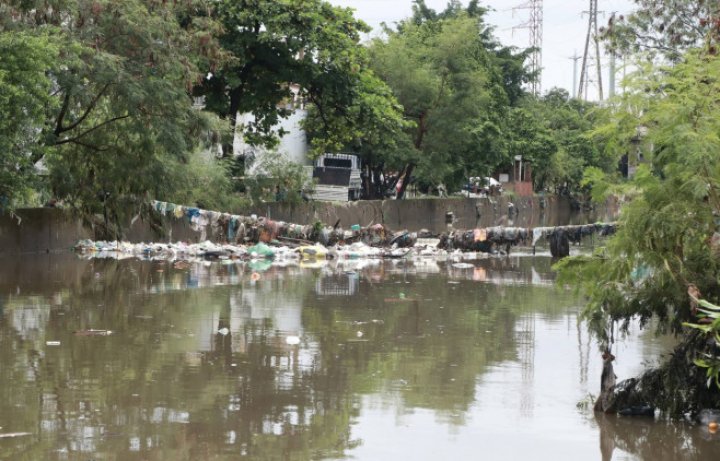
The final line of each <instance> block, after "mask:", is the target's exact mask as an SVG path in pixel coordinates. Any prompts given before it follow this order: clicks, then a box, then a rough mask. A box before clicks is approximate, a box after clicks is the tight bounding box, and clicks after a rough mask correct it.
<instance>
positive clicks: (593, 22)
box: [578, 0, 603, 101]
mask: <svg viewBox="0 0 720 461" xmlns="http://www.w3.org/2000/svg"><path fill="white" fill-rule="evenodd" d="M583 14H587V15H588V29H587V34H586V35H585V51H584V53H583V60H582V68H581V71H580V89H579V90H578V98H583V96H584V99H586V100H587V90H588V86H589V85H590V83H591V82H592V80H591V79H590V69H589V68H590V60H592V59H594V60H595V67H596V68H597V82H596V83H597V87H598V97H599V99H600V100H601V101H602V100H603V84H602V64H601V63H600V38H599V37H598V23H597V20H598V0H590V9H589V10H588V11H583ZM591 41H592V44H593V45H594V48H595V50H594V56H593V57H591V56H590V43H591Z"/></svg>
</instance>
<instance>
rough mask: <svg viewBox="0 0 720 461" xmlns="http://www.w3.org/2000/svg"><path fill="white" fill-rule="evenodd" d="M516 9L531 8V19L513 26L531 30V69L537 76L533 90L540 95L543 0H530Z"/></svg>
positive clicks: (536, 94) (533, 83)
mask: <svg viewBox="0 0 720 461" xmlns="http://www.w3.org/2000/svg"><path fill="white" fill-rule="evenodd" d="M515 10H530V20H529V21H527V22H524V23H522V24H520V25H519V26H516V27H513V30H515V29H529V30H530V48H532V49H533V53H532V54H531V55H530V71H531V72H532V73H533V74H534V75H535V76H536V77H535V79H534V80H533V82H532V86H531V90H532V93H533V94H534V95H535V96H540V93H541V92H542V46H543V43H542V42H543V0H528V1H527V2H526V3H523V4H522V5H520V6H516V7H515V8H513V13H514V12H515Z"/></svg>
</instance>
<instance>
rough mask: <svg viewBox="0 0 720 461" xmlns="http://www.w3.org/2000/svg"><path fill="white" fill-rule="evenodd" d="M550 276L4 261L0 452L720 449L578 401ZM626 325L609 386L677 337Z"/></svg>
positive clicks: (659, 453)
mask: <svg viewBox="0 0 720 461" xmlns="http://www.w3.org/2000/svg"><path fill="white" fill-rule="evenodd" d="M253 274H254V275H253ZM552 281H553V274H552V272H551V270H550V259H549V258H547V257H543V256H539V257H535V258H532V257H530V256H524V255H515V256H513V257H510V258H507V259H485V260H478V261H475V262H473V267H470V268H462V269H461V268H456V267H453V266H452V265H451V264H450V263H445V262H439V263H436V262H432V261H428V262H425V263H403V262H386V263H381V262H374V263H362V262H349V263H347V264H344V265H337V264H325V265H320V264H303V265H290V266H287V267H268V265H267V264H254V265H252V266H251V265H235V264H232V265H221V264H209V265H208V264H203V263H193V264H175V265H173V264H170V263H165V262H157V261H156V262H150V261H137V260H124V261H114V260H95V261H85V260H79V259H77V258H75V257H74V256H73V255H54V256H34V257H33V256H29V257H25V258H24V259H23V260H22V261H19V260H12V261H11V260H5V261H2V264H0V427H1V429H0V459H1V460H45V459H47V460H100V459H103V460H104V459H108V460H236V459H249V460H250V459H251V460H322V459H340V460H342V459H354V460H371V461H376V460H397V459H413V460H438V459H458V460H460V459H462V460H465V459H498V460H507V459H552V460H565V459H567V460H578V459H582V460H594V459H597V460H609V459H615V460H618V459H621V460H635V459H652V460H677V459H696V460H710V459H713V460H714V459H717V456H718V453H720V440H719V439H718V437H717V436H712V435H710V434H709V433H708V432H706V431H705V430H704V429H703V428H700V427H692V426H688V425H684V424H668V423H664V422H655V421H653V420H652V419H626V418H615V417H600V418H596V417H595V416H594V415H593V414H592V412H590V411H588V410H587V409H585V408H583V407H582V406H580V407H578V402H580V401H583V400H584V399H586V397H587V395H588V394H589V393H597V389H598V388H599V386H600V385H599V376H600V358H599V356H598V354H597V352H596V351H597V348H596V346H595V344H593V343H592V341H591V340H590V339H589V338H588V336H587V334H586V332H585V330H584V327H583V326H582V325H579V324H578V321H577V313H578V310H579V306H580V304H581V302H580V300H579V299H577V298H576V297H575V296H574V295H573V294H572V293H569V292H566V291H561V290H557V289H556V288H554V286H553V285H552ZM636 333H637V334H635V335H633V336H632V337H631V338H628V339H625V340H624V341H622V342H621V343H619V344H618V345H617V351H616V355H617V357H618V360H617V362H616V373H617V374H618V376H619V377H620V378H621V379H622V378H624V377H628V376H631V375H633V374H635V373H637V372H639V371H640V370H641V369H642V367H643V366H644V365H643V362H644V361H653V360H656V359H657V357H658V356H659V355H660V354H661V353H662V352H663V351H665V350H667V349H668V347H669V342H668V341H667V340H661V339H656V338H655V337H654V336H653V335H652V334H649V333H647V332H636ZM9 435H14V436H13V437H11V436H9Z"/></svg>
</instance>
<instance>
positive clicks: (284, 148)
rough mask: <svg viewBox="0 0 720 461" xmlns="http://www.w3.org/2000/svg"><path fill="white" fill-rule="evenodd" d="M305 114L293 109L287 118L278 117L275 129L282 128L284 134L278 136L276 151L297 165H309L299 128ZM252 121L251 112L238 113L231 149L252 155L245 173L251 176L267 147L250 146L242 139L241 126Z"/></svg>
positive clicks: (304, 111)
mask: <svg viewBox="0 0 720 461" xmlns="http://www.w3.org/2000/svg"><path fill="white" fill-rule="evenodd" d="M306 116H307V111H306V110H304V109H295V110H294V111H293V112H292V113H291V114H290V116H289V117H288V118H283V119H280V123H279V124H278V126H277V128H276V129H278V130H279V129H280V128H282V129H283V130H284V131H286V134H285V135H284V136H283V137H282V138H280V144H279V145H278V147H277V152H279V153H280V154H282V155H283V156H284V157H285V158H287V159H288V160H290V161H292V162H295V163H297V164H299V165H310V160H309V159H308V144H307V136H306V134H305V132H304V131H303V130H302V129H301V128H300V122H301V121H302V120H303V119H304V118H305V117H306ZM253 121H254V117H253V115H252V114H238V118H237V129H236V130H235V138H234V140H233V150H234V153H235V155H248V154H251V155H252V156H253V157H254V161H253V162H252V163H251V164H249V165H247V164H246V170H245V174H246V175H248V176H252V175H255V174H258V173H259V172H260V171H259V169H258V165H260V164H261V163H262V159H263V157H264V156H265V155H266V154H267V152H268V151H267V149H264V148H261V147H252V146H250V145H248V144H247V143H246V142H245V140H244V139H243V133H242V130H243V126H245V125H246V124H248V123H251V122H253Z"/></svg>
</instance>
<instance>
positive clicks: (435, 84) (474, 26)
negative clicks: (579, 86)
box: [370, 1, 530, 198]
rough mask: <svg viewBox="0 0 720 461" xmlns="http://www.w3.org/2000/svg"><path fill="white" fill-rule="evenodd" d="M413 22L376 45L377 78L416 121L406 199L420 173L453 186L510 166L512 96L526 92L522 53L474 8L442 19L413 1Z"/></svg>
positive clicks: (405, 173) (453, 7) (453, 6)
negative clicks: (501, 40) (498, 37)
mask: <svg viewBox="0 0 720 461" xmlns="http://www.w3.org/2000/svg"><path fill="white" fill-rule="evenodd" d="M413 8H414V16H413V17H412V18H410V19H407V20H405V21H403V22H401V23H400V24H399V25H398V26H397V29H395V30H391V29H388V28H386V35H387V38H386V39H376V40H374V41H373V42H372V44H371V47H370V53H371V57H372V65H373V69H374V70H375V72H376V73H377V74H378V75H379V76H380V77H381V78H382V79H383V80H384V81H385V82H387V83H388V85H390V87H391V88H392V89H393V92H394V93H395V95H396V96H397V98H398V100H399V101H400V103H401V104H402V105H403V107H404V109H405V117H406V118H407V119H408V120H410V121H412V122H414V125H413V127H412V128H411V129H409V130H408V136H409V137H410V139H411V142H412V145H413V147H414V150H415V152H414V155H412V156H408V160H407V163H406V165H405V166H404V167H403V169H402V171H401V173H400V176H401V177H402V178H404V179H405V180H404V181H403V184H402V187H401V188H400V190H399V193H398V197H399V198H402V196H403V193H404V190H405V188H406V187H407V185H408V181H407V179H409V178H411V177H412V176H413V174H414V172H415V170H416V168H417V176H418V178H419V179H420V181H422V182H424V183H426V184H428V185H435V186H437V185H438V184H440V183H445V184H448V185H449V186H450V187H455V186H458V185H459V184H461V183H462V182H464V181H465V178H466V177H467V176H468V175H486V174H489V173H490V172H492V170H493V169H495V168H496V167H497V166H498V165H500V164H503V163H507V158H508V157H507V156H508V150H507V146H506V144H505V142H504V139H503V138H504V136H503V134H502V133H503V127H504V126H505V121H506V116H507V114H508V107H509V105H510V104H511V98H512V99H516V98H518V97H519V95H521V94H522V89H521V85H522V83H523V82H526V81H527V80H528V79H529V78H530V76H529V75H528V74H527V73H526V72H525V70H524V67H523V62H524V59H525V53H524V52H523V53H517V54H515V53H513V52H512V50H509V49H507V48H502V47H500V46H499V45H498V44H497V43H496V42H495V41H494V39H493V38H492V33H491V32H492V31H491V28H490V27H489V26H487V25H486V24H485V22H484V20H483V14H484V10H483V9H482V8H479V7H477V4H476V3H475V2H474V3H472V4H471V5H470V7H469V8H468V9H463V8H461V7H460V5H459V4H458V3H457V2H454V3H453V2H451V3H450V4H449V5H448V8H447V9H446V10H445V11H444V12H442V13H440V14H438V13H436V12H435V11H433V10H431V9H429V8H427V6H426V5H425V3H424V2H422V1H416V2H415V5H414V7H413Z"/></svg>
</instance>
